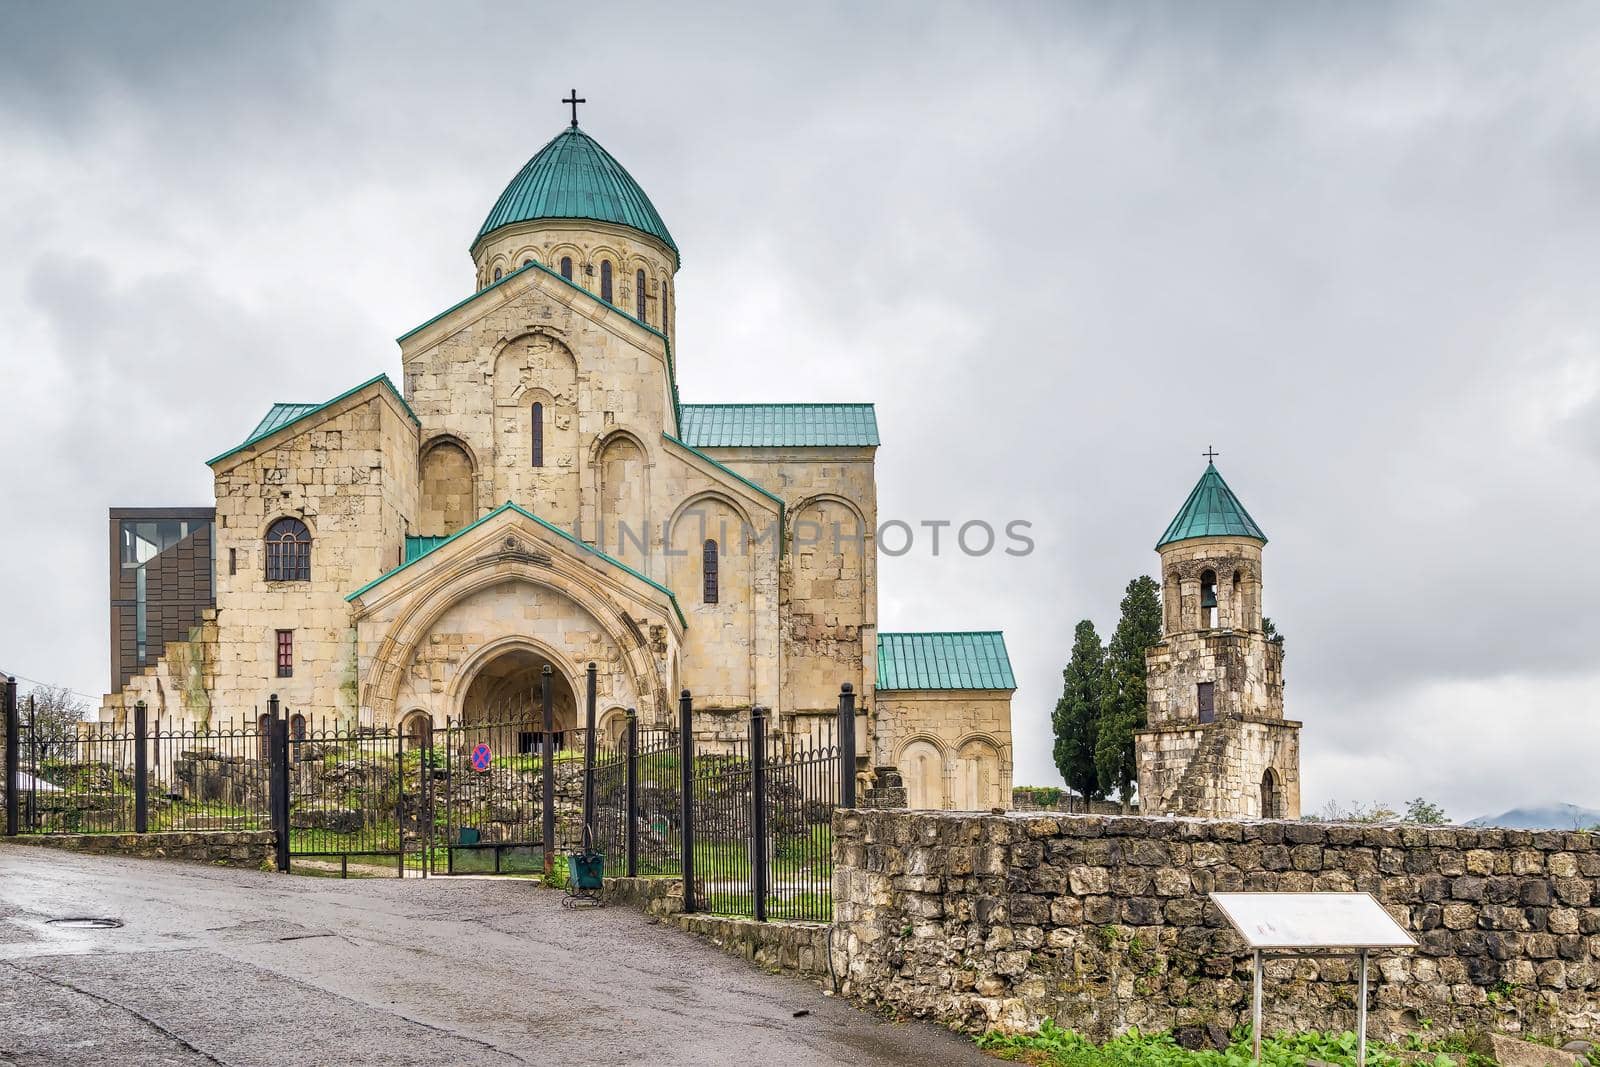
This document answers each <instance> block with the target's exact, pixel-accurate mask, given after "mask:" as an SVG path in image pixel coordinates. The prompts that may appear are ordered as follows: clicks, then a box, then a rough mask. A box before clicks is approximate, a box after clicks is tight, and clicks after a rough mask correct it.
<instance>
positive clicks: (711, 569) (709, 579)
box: [700, 540, 717, 604]
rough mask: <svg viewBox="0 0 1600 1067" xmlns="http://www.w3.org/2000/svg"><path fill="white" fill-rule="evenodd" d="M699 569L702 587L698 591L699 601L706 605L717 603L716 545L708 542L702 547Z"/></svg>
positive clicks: (713, 542)
mask: <svg viewBox="0 0 1600 1067" xmlns="http://www.w3.org/2000/svg"><path fill="white" fill-rule="evenodd" d="M700 568H701V576H702V579H703V580H702V586H703V588H702V589H701V590H700V592H701V594H702V596H701V601H702V602H703V603H706V604H715V603H716V602H717V543H716V542H715V541H711V540H708V541H706V543H705V545H704V546H702V549H701V554H700Z"/></svg>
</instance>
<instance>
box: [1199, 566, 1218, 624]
mask: <svg viewBox="0 0 1600 1067" xmlns="http://www.w3.org/2000/svg"><path fill="white" fill-rule="evenodd" d="M1216 626H1217V572H1216V571H1211V570H1208V571H1202V572H1201V574H1200V629H1202V630H1214V629H1216Z"/></svg>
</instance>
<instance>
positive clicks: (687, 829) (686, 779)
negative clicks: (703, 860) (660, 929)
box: [678, 689, 695, 915]
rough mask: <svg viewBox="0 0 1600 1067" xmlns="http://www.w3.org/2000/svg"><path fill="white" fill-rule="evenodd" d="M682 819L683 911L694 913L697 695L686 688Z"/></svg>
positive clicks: (681, 714) (681, 715) (681, 699)
mask: <svg viewBox="0 0 1600 1067" xmlns="http://www.w3.org/2000/svg"><path fill="white" fill-rule="evenodd" d="M678 778H679V783H678V788H679V795H678V812H679V815H678V818H679V822H680V823H681V824H682V827H683V830H682V832H681V833H680V834H679V835H678V836H679V837H680V838H682V841H683V853H682V855H681V857H680V859H679V862H680V863H681V864H682V867H683V911H684V914H685V915H690V914H693V913H694V906H695V899H694V698H693V697H691V696H690V695H689V691H688V690H687V689H685V690H684V691H683V692H682V693H680V694H679V695H678Z"/></svg>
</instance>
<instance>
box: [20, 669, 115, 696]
mask: <svg viewBox="0 0 1600 1067" xmlns="http://www.w3.org/2000/svg"><path fill="white" fill-rule="evenodd" d="M0 677H3V678H15V679H16V680H17V681H19V682H27V683H28V684H29V685H42V686H44V687H45V688H47V689H66V690H67V692H69V693H71V694H72V695H73V696H75V697H82V698H83V699H84V700H87V701H90V702H91V703H93V704H95V705H98V704H99V703H100V698H99V697H97V696H90V695H89V694H88V693H80V692H78V691H77V690H76V689H67V687H66V686H64V685H56V684H54V683H53V682H41V681H40V680H39V679H37V678H29V677H28V676H27V675H25V674H17V673H15V672H14V671H4V670H0Z"/></svg>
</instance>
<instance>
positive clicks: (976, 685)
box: [878, 630, 1017, 689]
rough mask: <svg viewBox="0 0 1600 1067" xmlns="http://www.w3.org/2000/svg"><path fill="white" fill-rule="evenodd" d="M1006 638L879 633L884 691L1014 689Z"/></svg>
mask: <svg viewBox="0 0 1600 1067" xmlns="http://www.w3.org/2000/svg"><path fill="white" fill-rule="evenodd" d="M1016 687H1017V680H1016V678H1015V677H1014V676H1013V675H1012V673H1011V657H1009V656H1007V655H1006V639H1005V635H1004V634H1002V633H1001V632H1000V631H998V630H981V631H973V632H962V633H922V634H907V633H880V634H879V635H878V688H879V689H1015V688H1016Z"/></svg>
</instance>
